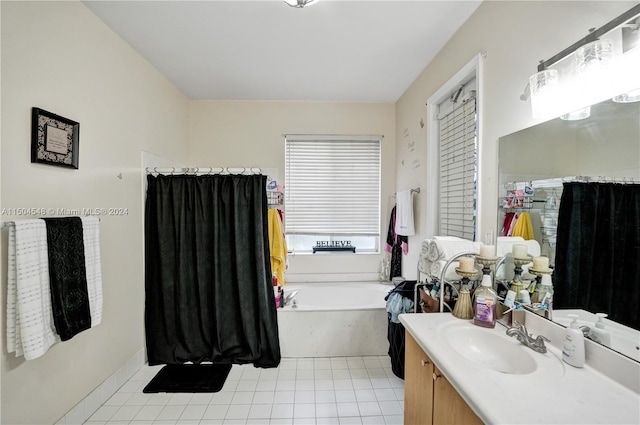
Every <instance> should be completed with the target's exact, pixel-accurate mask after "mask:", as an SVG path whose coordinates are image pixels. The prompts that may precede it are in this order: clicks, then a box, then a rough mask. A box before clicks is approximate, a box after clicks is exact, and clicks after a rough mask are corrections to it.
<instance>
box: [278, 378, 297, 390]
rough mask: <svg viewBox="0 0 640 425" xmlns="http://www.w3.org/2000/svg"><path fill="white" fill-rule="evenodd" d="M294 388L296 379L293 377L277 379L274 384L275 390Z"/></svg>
mask: <svg viewBox="0 0 640 425" xmlns="http://www.w3.org/2000/svg"><path fill="white" fill-rule="evenodd" d="M295 389H296V381H294V380H293V379H287V380H282V381H281V380H278V381H277V384H276V391H293V390H295Z"/></svg>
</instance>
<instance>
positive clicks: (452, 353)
mask: <svg viewBox="0 0 640 425" xmlns="http://www.w3.org/2000/svg"><path fill="white" fill-rule="evenodd" d="M400 321H401V323H402V324H403V325H404V326H405V329H406V330H407V331H408V332H410V333H411V335H412V336H413V337H414V338H415V340H416V342H417V343H418V344H419V345H420V347H421V348H422V349H423V350H424V351H425V353H426V354H427V355H428V356H429V357H430V358H431V360H433V362H434V363H435V364H436V365H437V367H438V368H439V369H440V371H441V372H442V374H443V375H444V376H445V377H446V379H447V380H448V381H449V382H450V383H451V385H453V387H454V388H455V389H456V390H457V391H458V393H459V394H460V396H461V397H462V398H463V399H464V400H465V401H466V402H467V404H469V406H470V407H471V408H472V409H473V411H474V412H475V413H476V414H477V415H478V416H479V417H480V419H481V420H482V421H484V422H485V423H489V424H516V423H520V424H596V423H602V424H640V394H638V393H637V392H635V391H633V390H631V389H629V388H627V387H625V386H624V385H622V384H620V383H618V382H617V381H615V380H613V379H610V378H609V377H607V376H605V375H604V374H602V373H601V372H599V371H598V370H596V369H595V368H593V367H591V366H590V365H589V359H588V358H587V364H585V367H583V368H575V367H573V366H571V365H569V364H567V363H565V362H563V361H562V359H561V357H562V355H561V351H560V349H559V348H558V346H557V344H550V343H547V353H545V354H541V353H536V352H534V351H533V350H531V349H530V348H527V347H525V346H524V345H522V344H520V343H519V342H518V341H517V340H516V338H509V337H507V336H506V334H505V331H506V328H505V327H503V326H502V325H500V324H496V327H495V328H493V329H486V328H480V327H478V326H474V325H473V323H472V321H470V320H460V319H457V318H455V317H453V316H452V315H451V313H429V314H402V315H400ZM467 325H468V326H471V327H474V328H476V329H478V330H479V331H480V332H487V333H494V334H502V335H504V337H505V338H508V339H509V340H512V341H513V344H515V345H519V346H520V347H521V348H522V350H526V351H528V354H529V355H531V356H532V357H533V358H534V359H535V360H536V362H537V364H538V367H537V369H536V370H535V371H533V372H531V373H527V374H505V373H501V372H497V371H495V370H493V369H490V368H487V367H484V366H482V365H480V364H478V363H476V362H475V361H473V360H469V359H467V358H466V357H464V356H463V355H461V354H460V353H459V352H458V351H456V350H455V349H453V348H452V347H451V345H449V343H448V342H446V338H447V336H446V332H447V330H448V329H451V327H452V326H457V327H459V326H467ZM523 356H526V354H523Z"/></svg>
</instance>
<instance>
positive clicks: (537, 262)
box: [533, 257, 549, 270]
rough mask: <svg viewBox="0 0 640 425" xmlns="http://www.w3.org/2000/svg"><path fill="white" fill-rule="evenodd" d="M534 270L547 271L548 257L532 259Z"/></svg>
mask: <svg viewBox="0 0 640 425" xmlns="http://www.w3.org/2000/svg"><path fill="white" fill-rule="evenodd" d="M533 268H534V270H547V269H548V268H549V257H533Z"/></svg>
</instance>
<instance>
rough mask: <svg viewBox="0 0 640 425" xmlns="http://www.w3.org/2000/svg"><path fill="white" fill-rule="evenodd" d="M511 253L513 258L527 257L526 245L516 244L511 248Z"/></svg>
mask: <svg viewBox="0 0 640 425" xmlns="http://www.w3.org/2000/svg"><path fill="white" fill-rule="evenodd" d="M511 253H512V254H513V256H514V258H527V256H528V255H527V253H528V251H527V246H526V245H520V244H516V245H514V246H513V248H512V249H511Z"/></svg>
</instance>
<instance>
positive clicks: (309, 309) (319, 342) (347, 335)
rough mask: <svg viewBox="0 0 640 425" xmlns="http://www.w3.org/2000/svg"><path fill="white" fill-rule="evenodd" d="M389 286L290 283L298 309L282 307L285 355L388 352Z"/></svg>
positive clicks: (288, 290)
mask: <svg viewBox="0 0 640 425" xmlns="http://www.w3.org/2000/svg"><path fill="white" fill-rule="evenodd" d="M390 289H391V286H390V285H383V284H381V283H380V282H330V283H319V282H315V283H304V284H287V285H286V286H285V288H284V290H285V296H286V295H287V294H290V293H293V291H297V294H296V296H295V298H296V299H297V307H296V308H292V307H291V303H289V305H288V306H286V307H284V308H280V309H278V328H279V334H280V350H281V353H282V356H283V357H329V356H371V355H385V354H387V351H388V349H389V343H388V341H387V313H386V311H385V306H386V302H385V300H384V297H385V296H386V294H387V292H388V291H389V290H390Z"/></svg>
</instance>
